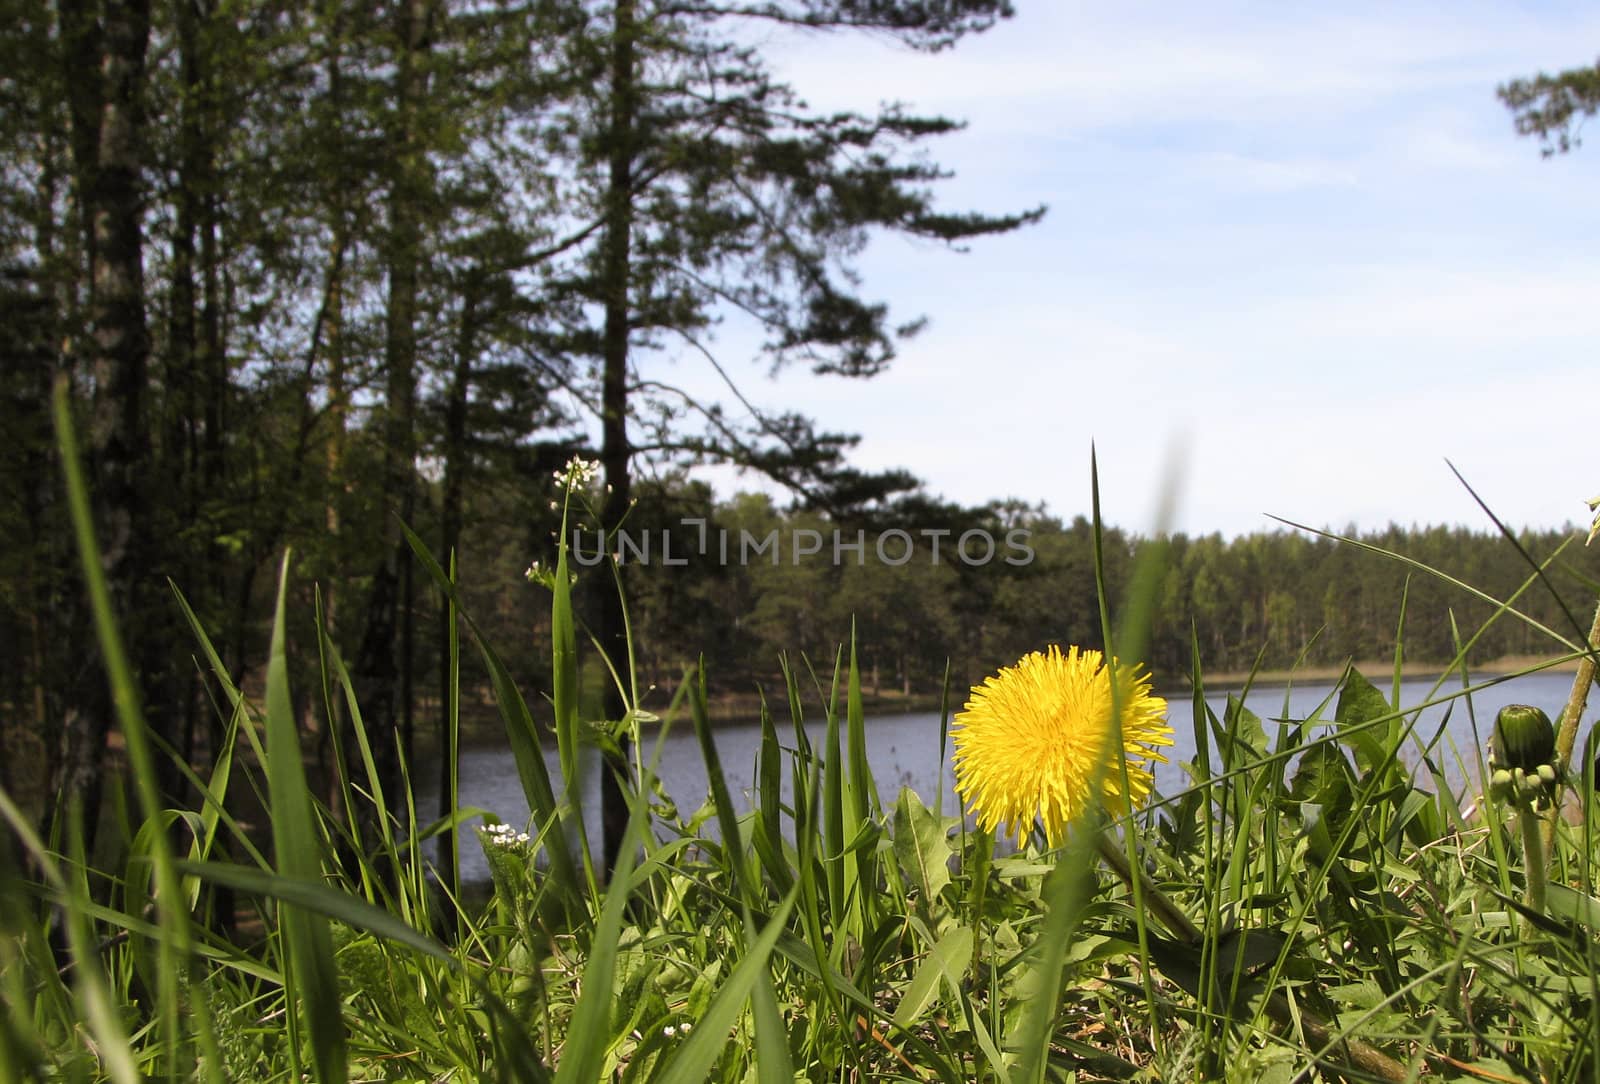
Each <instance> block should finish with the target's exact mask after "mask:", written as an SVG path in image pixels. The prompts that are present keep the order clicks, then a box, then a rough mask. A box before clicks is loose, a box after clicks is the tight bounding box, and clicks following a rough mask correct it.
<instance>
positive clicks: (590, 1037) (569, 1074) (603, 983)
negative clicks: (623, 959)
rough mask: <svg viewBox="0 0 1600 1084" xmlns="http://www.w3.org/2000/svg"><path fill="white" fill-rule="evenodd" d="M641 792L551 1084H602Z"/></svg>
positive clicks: (634, 800) (641, 817)
mask: <svg viewBox="0 0 1600 1084" xmlns="http://www.w3.org/2000/svg"><path fill="white" fill-rule="evenodd" d="M645 799H646V792H645V791H643V790H641V791H640V792H638V793H637V794H634V795H633V796H632V803H631V804H632V806H633V810H632V814H631V815H630V816H629V818H628V828H627V831H625V832H624V833H623V837H622V848H621V850H620V851H619V852H618V854H617V866H616V869H615V870H613V871H612V875H611V883H610V885H609V886H608V887H607V889H606V892H605V896H604V902H603V903H602V904H601V906H600V918H599V921H597V922H596V923H595V927H594V933H593V936H592V937H591V938H590V939H589V960H588V962H587V963H586V964H585V965H584V968H583V980H582V981H583V985H582V991H583V992H582V993H581V994H580V995H579V996H578V1003H577V1005H576V1007H574V1009H573V1011H572V1021H571V1024H570V1025H569V1027H568V1030H567V1041H566V1046H565V1047H564V1049H563V1050H562V1054H561V1064H560V1065H558V1066H557V1067H556V1079H555V1084H591V1082H598V1081H599V1080H600V1079H601V1074H602V1072H603V1071H604V1068H605V1058H606V1050H607V1048H608V1047H609V1046H610V1043H611V1038H612V1037H611V1031H610V1028H609V1027H608V1023H609V1021H610V1019H611V1012H612V1008H613V1004H612V1000H613V991H614V990H615V988H616V981H617V945H618V942H619V941H620V940H621V938H622V920H623V916H624V915H625V914H626V913H627V909H628V897H629V895H630V893H629V886H630V882H631V879H632V876H633V864H634V857H635V852H636V851H637V850H638V847H639V835H640V832H641V830H642V823H641V822H642V821H643V820H644V818H645V816H646V814H645V812H644V808H645Z"/></svg>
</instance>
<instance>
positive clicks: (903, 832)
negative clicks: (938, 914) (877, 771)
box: [894, 787, 955, 913]
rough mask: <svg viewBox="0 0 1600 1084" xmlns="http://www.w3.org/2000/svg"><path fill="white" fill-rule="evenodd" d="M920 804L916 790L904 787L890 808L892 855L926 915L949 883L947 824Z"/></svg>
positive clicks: (949, 843)
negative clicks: (892, 840)
mask: <svg viewBox="0 0 1600 1084" xmlns="http://www.w3.org/2000/svg"><path fill="white" fill-rule="evenodd" d="M953 823H955V818H951V819H950V820H949V821H945V820H943V819H942V818H939V817H936V816H935V815H934V813H933V811H932V810H930V809H929V808H928V807H927V806H925V805H923V804H922V799H921V798H919V797H917V793H916V791H914V790H912V789H911V788H910V787H904V788H902V789H901V791H900V800H899V801H898V802H896V803H895V807H894V853H895V857H896V858H898V859H899V860H900V868H901V869H902V870H904V871H905V873H906V876H908V877H910V878H911V883H912V884H913V885H914V886H915V887H916V889H917V892H918V895H919V897H920V901H921V903H922V906H923V907H924V909H926V910H928V911H929V912H930V913H931V911H932V908H933V907H934V905H935V904H936V903H937V902H938V899H939V893H940V892H942V891H943V890H944V886H945V885H947V884H949V883H950V857H951V855H953V854H954V853H955V848H954V846H953V845H952V844H951V842H950V825H951V824H953Z"/></svg>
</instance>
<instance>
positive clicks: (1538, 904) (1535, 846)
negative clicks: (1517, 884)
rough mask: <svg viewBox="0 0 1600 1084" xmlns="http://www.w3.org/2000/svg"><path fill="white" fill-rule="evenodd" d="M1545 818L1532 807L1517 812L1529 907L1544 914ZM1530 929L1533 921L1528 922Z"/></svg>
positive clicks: (1523, 872)
mask: <svg viewBox="0 0 1600 1084" xmlns="http://www.w3.org/2000/svg"><path fill="white" fill-rule="evenodd" d="M1543 819H1544V818H1542V817H1540V816H1539V814H1537V813H1535V812H1534V811H1533V810H1532V809H1522V810H1519V811H1518V812H1517V824H1518V825H1519V826H1520V827H1521V828H1522V874H1523V877H1524V879H1525V880H1526V881H1527V885H1528V898H1527V903H1528V908H1529V909H1530V910H1532V911H1536V912H1538V913H1539V914H1541V915H1542V914H1544V887H1545V883H1546V871H1545V860H1544V855H1545V851H1544V839H1543V838H1542V833H1541V831H1540V828H1541V821H1543ZM1526 925H1528V927H1529V929H1530V930H1531V929H1532V923H1531V921H1530V922H1527V923H1526Z"/></svg>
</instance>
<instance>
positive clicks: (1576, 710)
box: [1541, 605, 1600, 854]
mask: <svg viewBox="0 0 1600 1084" xmlns="http://www.w3.org/2000/svg"><path fill="white" fill-rule="evenodd" d="M1584 646H1585V647H1586V648H1588V650H1589V653H1588V654H1587V655H1585V656H1584V657H1583V658H1582V659H1580V660H1578V672H1577V673H1576V674H1574V675H1573V676H1572V692H1571V693H1570V694H1569V695H1568V696H1567V706H1566V707H1565V708H1564V709H1563V710H1562V712H1561V722H1560V724H1558V726H1557V727H1556V760H1555V764H1556V770H1557V771H1559V772H1562V773H1566V772H1568V771H1570V770H1571V769H1572V749H1573V747H1574V746H1575V745H1577V743H1578V721H1579V719H1580V718H1582V716H1583V708H1584V705H1585V704H1587V703H1588V701H1589V688H1590V686H1592V685H1593V684H1594V678H1595V662H1596V658H1597V649H1600V605H1597V606H1596V607H1595V611H1594V622H1593V623H1592V624H1591V625H1590V626H1589V640H1588V642H1587V643H1586V644H1585V645H1584ZM1560 815H1561V803H1560V802H1559V801H1557V802H1554V803H1552V805H1551V809H1550V815H1549V816H1548V817H1546V818H1545V823H1544V827H1543V829H1542V832H1541V842H1542V843H1543V846H1544V851H1545V853H1546V854H1549V853H1552V852H1553V850H1554V848H1555V842H1556V818H1557V817H1559V816H1560Z"/></svg>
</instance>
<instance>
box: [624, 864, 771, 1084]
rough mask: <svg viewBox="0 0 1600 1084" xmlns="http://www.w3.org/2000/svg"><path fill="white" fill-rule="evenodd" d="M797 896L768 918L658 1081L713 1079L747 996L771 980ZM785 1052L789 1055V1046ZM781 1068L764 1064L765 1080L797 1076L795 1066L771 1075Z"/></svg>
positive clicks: (676, 1083)
mask: <svg viewBox="0 0 1600 1084" xmlns="http://www.w3.org/2000/svg"><path fill="white" fill-rule="evenodd" d="M795 895H796V892H795V890H791V891H790V892H789V894H788V895H786V896H785V897H784V898H783V902H782V903H780V904H779V905H778V909H777V910H776V911H775V912H774V913H773V915H772V917H771V918H770V919H768V920H767V925H766V928H765V929H763V930H762V931H761V934H760V936H758V937H757V938H756V939H755V941H754V942H752V943H751V945H750V947H749V949H747V950H746V952H745V954H744V958H743V959H741V960H740V961H739V965H738V966H737V967H735V968H734V969H733V973H732V974H731V975H729V976H728V981H727V982H726V983H724V984H723V986H722V989H720V990H718V991H717V996H716V997H715V998H713V999H712V1001H711V1004H710V1006H708V1007H707V1009H706V1011H705V1014H704V1015H703V1016H702V1017H701V1018H700V1020H699V1021H698V1022H697V1023H696V1024H695V1027H694V1031H693V1033H692V1034H690V1036H689V1039H688V1041H687V1042H685V1043H684V1044H683V1045H682V1046H681V1047H679V1049H678V1052H677V1055H676V1056H675V1057H674V1058H673V1059H672V1061H671V1062H670V1063H668V1065H667V1066H666V1068H665V1069H663V1070H662V1071H661V1072H660V1073H659V1074H658V1075H657V1076H656V1078H655V1080H656V1084H703V1082H704V1081H706V1080H708V1079H710V1075H711V1068H712V1066H714V1065H715V1064H716V1063H717V1056H718V1055H719V1054H721V1053H722V1052H723V1051H724V1050H725V1049H726V1048H727V1045H728V1032H729V1031H730V1030H731V1029H732V1027H733V1025H734V1022H735V1021H736V1020H737V1019H738V1017H739V1013H740V1012H741V1011H742V1010H743V1008H744V1003H745V1001H746V999H748V998H749V997H750V996H751V994H752V993H753V992H754V990H755V988H756V984H757V983H758V982H761V981H770V980H768V961H769V958H770V957H771V955H772V950H773V946H775V945H776V944H777V942H778V935H779V934H781V933H782V932H783V931H784V928H785V926H786V925H787V924H788V921H789V912H790V910H791V909H793V907H794V902H795ZM774 1011H776V1008H775V1007H774ZM771 1042H772V1039H771V1036H770V1035H769V1036H768V1038H767V1042H766V1043H761V1042H760V1040H759V1039H758V1050H760V1049H769V1048H770V1044H771ZM784 1052H785V1055H787V1047H785V1051H784ZM770 1056H771V1057H773V1058H776V1056H777V1055H776V1053H775V1052H773V1053H771V1054H770ZM785 1060H786V1059H785ZM779 1069H780V1066H779V1065H771V1066H763V1069H762V1079H788V1080H792V1079H794V1077H793V1069H792V1068H790V1069H789V1073H790V1075H789V1076H788V1077H786V1078H778V1077H776V1076H774V1075H769V1074H775V1073H776V1072H777V1071H778V1070H779Z"/></svg>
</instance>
